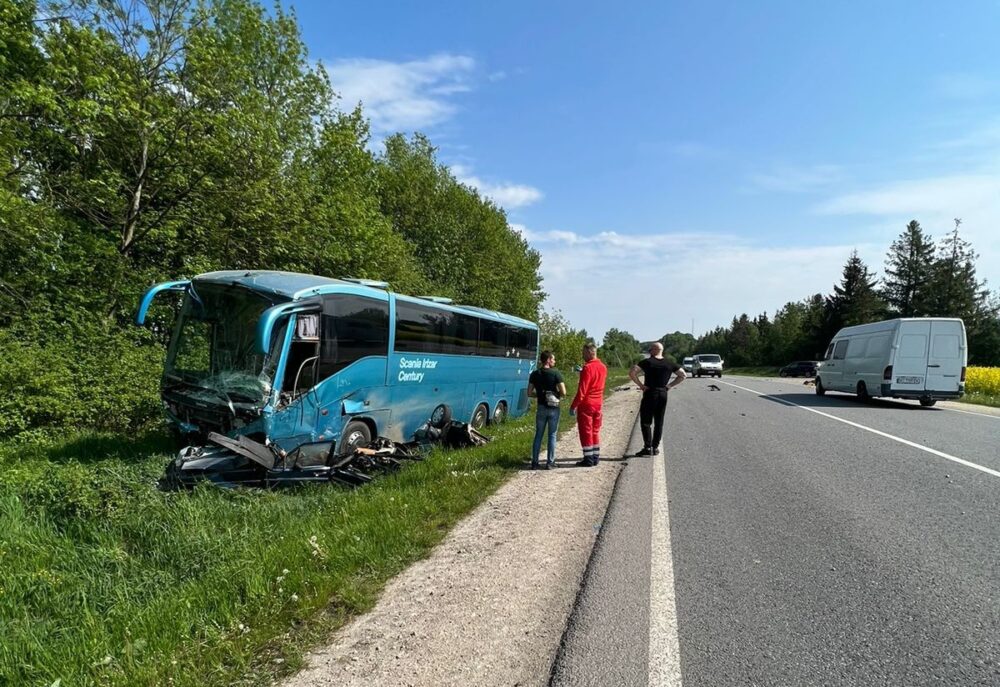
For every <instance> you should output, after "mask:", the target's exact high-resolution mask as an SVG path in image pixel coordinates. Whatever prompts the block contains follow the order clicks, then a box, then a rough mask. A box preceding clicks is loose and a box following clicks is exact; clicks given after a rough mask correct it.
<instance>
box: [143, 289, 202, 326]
mask: <svg viewBox="0 0 1000 687" xmlns="http://www.w3.org/2000/svg"><path fill="white" fill-rule="evenodd" d="M190 283H191V280H190V279H184V280H182V281H165V282H163V283H162V284H157V285H156V286H154V287H152V288H150V289H149V290H148V291H146V293H144V294H143V295H142V300H141V301H139V310H138V311H136V313H135V323H136V324H137V325H139V326H142V325H144V324H146V313H147V312H148V311H149V306H150V305H152V303H153V299H154V298H156V296H157V295H158V294H160V293H162V292H164V291H183V290H185V289H186V288H187V287H188V284H190Z"/></svg>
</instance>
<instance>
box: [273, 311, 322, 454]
mask: <svg viewBox="0 0 1000 687" xmlns="http://www.w3.org/2000/svg"><path fill="white" fill-rule="evenodd" d="M319 322H320V320H319V315H314V314H309V315H303V314H298V315H290V316H289V323H288V324H289V330H290V331H289V333H288V339H289V340H287V341H286V343H285V350H284V355H283V356H282V358H283V361H282V364H281V366H280V370H279V371H280V372H281V374H280V375H278V376H277V378H276V379H275V384H276V385H280V386H279V387H278V395H277V402H276V403H275V409H274V414H273V416H272V418H271V422H270V427H269V429H268V439H270V440H271V441H272V442H274V443H276V444H277V445H278V446H280V447H281V448H283V449H284V450H286V451H291V450H292V449H294V448H295V447H297V446H299V445H300V444H303V443H308V442H311V441H314V440H315V436H316V434H317V432H316V418H317V414H318V411H319V403H318V401H319V399H318V398H317V396H316V394H315V393H314V387H315V385H316V380H317V376H318V373H319V357H320V337H319Z"/></svg>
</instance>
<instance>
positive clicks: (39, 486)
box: [0, 371, 627, 686]
mask: <svg viewBox="0 0 1000 687" xmlns="http://www.w3.org/2000/svg"><path fill="white" fill-rule="evenodd" d="M626 380H627V377H626V376H625V374H624V373H623V372H621V371H615V372H614V373H613V374H612V375H610V376H609V380H608V388H609V390H610V389H613V388H614V386H616V385H618V384H621V383H623V382H624V381H626ZM567 382H569V383H570V385H572V384H573V383H574V382H575V375H573V374H570V375H567ZM568 405H569V404H568V403H566V404H565V406H566V408H564V414H565V413H566V412H567V411H568ZM570 423H571V420H570V419H569V418H567V417H565V415H564V420H563V423H562V424H561V426H562V427H563V428H564V429H568V428H569V427H570V426H571V424H570ZM532 430H533V416H532V415H531V414H529V415H527V416H525V417H523V418H520V419H518V420H515V421H512V422H509V423H507V424H505V425H503V426H501V427H498V428H496V429H495V431H493V432H492V434H493V435H494V441H493V442H491V443H490V444H488V445H487V446H484V447H480V448H475V449H465V450H455V451H447V450H435V451H434V452H433V453H432V454H431V456H430V457H429V458H428V460H426V461H424V462H420V463H414V464H411V465H407V466H406V467H405V468H404V469H403V470H402V471H401V472H399V473H397V474H395V475H391V476H387V477H384V478H380V479H378V480H376V481H375V482H373V483H372V484H369V485H367V486H365V487H363V488H361V489H356V490H346V489H341V488H339V487H336V486H333V485H329V486H327V485H322V486H320V485H309V486H303V487H298V488H295V489H293V490H280V491H259V490H249V489H248V490H236V491H225V490H221V489H217V488H213V487H209V486H204V487H199V488H197V489H195V490H194V491H193V492H161V491H158V490H157V489H156V488H155V483H156V480H157V479H158V478H159V477H160V476H161V475H162V473H163V469H164V466H165V464H166V463H167V461H168V460H169V459H170V458H171V456H172V453H173V449H172V447H171V445H170V443H169V441H168V439H167V438H166V437H165V436H164V435H162V434H160V433H150V434H146V435H141V436H135V437H125V436H120V435H98V434H93V435H86V434H81V435H76V436H68V437H65V438H62V439H60V440H58V441H37V442H35V443H22V444H13V443H7V444H0V561H2V565H0V684H12V685H21V684H25V685H27V684H41V685H51V684H53V683H54V682H55V681H56V680H60V681H61V684H63V685H165V684H172V685H176V686H181V685H232V684H263V683H267V682H268V681H270V680H271V679H273V677H274V676H275V675H277V674H283V673H287V672H290V671H291V670H293V669H294V668H295V667H296V666H297V665H299V662H300V660H301V655H302V652H303V650H304V649H305V648H306V647H308V646H310V645H311V644H314V643H316V642H317V641H319V639H320V638H322V637H324V636H326V635H327V634H328V633H329V632H330V631H331V630H332V629H333V628H335V627H337V626H339V625H341V624H342V623H343V622H345V621H346V620H347V619H348V618H349V617H350V616H352V615H355V614H358V613H361V612H363V611H365V610H366V609H368V608H370V607H371V606H372V605H373V604H374V602H375V600H376V598H377V595H378V593H379V591H380V590H381V589H382V587H383V586H384V584H385V583H386V581H387V580H388V579H390V578H391V577H392V576H394V575H396V574H397V573H399V572H400V571H402V570H403V569H404V568H406V567H407V566H408V565H409V564H411V563H412V562H414V561H416V560H418V559H420V558H422V557H424V556H426V555H427V554H428V552H429V551H430V549H431V548H432V547H433V546H434V545H435V544H436V543H438V542H439V541H440V540H441V539H442V538H443V537H444V536H445V534H446V533H447V532H448V530H449V529H450V528H451V527H452V526H453V525H454V524H455V523H456V522H457V521H458V520H459V519H461V518H462V517H463V516H464V515H466V514H467V513H469V511H471V510H472V509H473V508H474V507H475V506H476V505H478V504H479V503H480V502H481V501H482V500H483V499H484V498H486V497H487V496H488V495H489V494H491V493H493V492H494V491H495V490H496V489H497V487H499V486H500V484H502V483H503V482H504V480H506V479H507V478H508V477H509V476H510V475H511V474H512V472H513V471H515V470H517V469H519V468H520V467H521V466H522V465H523V461H525V460H526V459H527V458H528V456H529V453H530V442H531V437H532Z"/></svg>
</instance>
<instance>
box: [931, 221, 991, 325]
mask: <svg viewBox="0 0 1000 687" xmlns="http://www.w3.org/2000/svg"><path fill="white" fill-rule="evenodd" d="M960 223H961V220H955V228H954V229H953V230H952V231H951V232H950V233H949V234H948V235H947V236H945V238H944V239H942V240H941V245H940V247H939V248H938V253H937V255H938V257H937V260H935V261H934V266H933V275H932V279H931V292H932V298H931V308H930V310H931V312H930V313H929V314H932V315H935V316H938V317H961V318H963V319H967V320H972V319H973V318H975V317H977V316H978V315H980V314H981V313H982V312H983V310H984V309H985V307H986V303H987V300H988V298H989V292H988V291H987V290H986V288H985V287H984V285H983V284H981V283H980V282H979V281H978V279H977V278H976V258H977V257H979V256H978V255H977V254H976V253H975V251H973V250H972V246H971V245H970V244H969V243H968V242H967V241H965V240H964V239H963V238H962V237H961V236H959V233H958V227H959V224H960Z"/></svg>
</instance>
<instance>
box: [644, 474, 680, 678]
mask: <svg viewBox="0 0 1000 687" xmlns="http://www.w3.org/2000/svg"><path fill="white" fill-rule="evenodd" d="M664 460H665V459H664V458H662V457H654V458H653V509H652V510H653V541H652V552H651V554H650V560H649V661H648V663H649V685H650V687H658V686H659V685H671V686H674V685H676V686H677V687H680V685H681V649H680V642H679V640H678V638H677V602H676V599H675V598H674V558H673V553H671V549H670V519H669V512H668V509H667V476H666V468H665V467H664Z"/></svg>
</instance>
